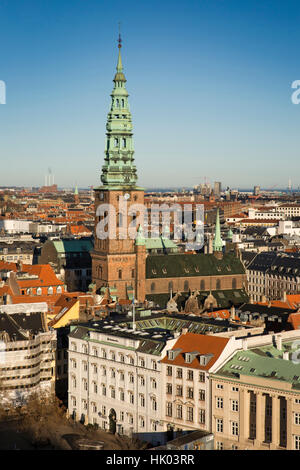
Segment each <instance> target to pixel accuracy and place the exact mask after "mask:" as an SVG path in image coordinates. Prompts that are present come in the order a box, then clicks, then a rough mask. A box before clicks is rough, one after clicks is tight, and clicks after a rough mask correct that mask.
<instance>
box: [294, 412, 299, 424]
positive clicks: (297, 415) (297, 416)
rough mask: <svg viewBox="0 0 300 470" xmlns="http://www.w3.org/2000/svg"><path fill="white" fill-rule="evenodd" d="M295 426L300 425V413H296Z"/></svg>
mask: <svg viewBox="0 0 300 470" xmlns="http://www.w3.org/2000/svg"><path fill="white" fill-rule="evenodd" d="M294 424H300V413H294Z"/></svg>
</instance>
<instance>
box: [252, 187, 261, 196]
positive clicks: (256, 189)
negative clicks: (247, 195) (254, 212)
mask: <svg viewBox="0 0 300 470" xmlns="http://www.w3.org/2000/svg"><path fill="white" fill-rule="evenodd" d="M259 193H260V186H254V188H253V196H258V195H259Z"/></svg>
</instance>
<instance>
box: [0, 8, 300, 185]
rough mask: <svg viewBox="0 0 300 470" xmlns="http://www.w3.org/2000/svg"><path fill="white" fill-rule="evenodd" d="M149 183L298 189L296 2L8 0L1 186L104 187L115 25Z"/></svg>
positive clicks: (0, 63) (299, 16)
mask: <svg viewBox="0 0 300 470" xmlns="http://www.w3.org/2000/svg"><path fill="white" fill-rule="evenodd" d="M119 21H120V22H121V30H122V36H123V48H122V56H123V65H124V71H125V75H126V78H127V89H128V92H129V94H130V106H131V111H132V115H133V124H134V141H135V158H136V165H137V168H138V175H139V184H140V185H143V186H145V187H163V186H164V187H170V186H181V187H188V186H194V185H195V184H198V183H203V182H204V179H205V178H206V179H207V180H208V181H210V182H212V183H213V181H222V183H223V186H227V185H228V186H230V187H232V188H237V187H239V188H243V187H244V188H245V187H247V188H249V187H252V186H253V185H254V184H259V185H261V186H262V187H265V188H271V187H278V188H285V187H287V185H288V179H289V177H291V180H292V185H293V187H294V188H298V186H299V185H300V171H299V170H300V159H299V129H300V104H299V105H294V104H292V101H291V95H292V92H293V90H292V89H291V84H292V82H293V81H294V80H298V79H300V62H299V44H300V28H299V23H300V3H299V2H298V1H291V0H285V1H283V0H251V1H247V0H243V1H240V0H238V1H233V0H185V1H177V0H172V1H170V0H152V1H151V2H146V1H142V0H139V1H137V0H136V1H133V0H127V1H126V2H124V1H119V0H113V1H112V0H0V39H1V54H0V80H3V81H5V83H6V87H7V103H6V104H5V105H0V161H1V172H0V186H3V185H25V186H39V185H42V184H43V183H44V175H45V174H46V172H47V170H48V168H49V167H50V168H51V170H52V173H53V174H54V175H55V182H56V183H57V184H58V185H59V186H60V187H73V186H74V185H75V184H76V183H77V184H78V185H79V186H80V187H88V186H91V185H93V186H97V185H98V184H99V178H100V170H101V166H102V163H103V157H104V153H103V150H104V142H105V124H106V117H107V112H108V109H109V104H110V96H109V95H110V92H111V90H112V86H113V83H112V78H113V75H114V73H115V67H116V61H117V36H118V22H119Z"/></svg>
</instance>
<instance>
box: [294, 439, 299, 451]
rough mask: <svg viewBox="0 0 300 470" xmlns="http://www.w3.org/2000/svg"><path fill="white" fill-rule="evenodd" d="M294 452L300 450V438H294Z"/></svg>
mask: <svg viewBox="0 0 300 470" xmlns="http://www.w3.org/2000/svg"><path fill="white" fill-rule="evenodd" d="M294 446H295V450H300V436H294Z"/></svg>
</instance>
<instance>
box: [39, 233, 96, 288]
mask: <svg viewBox="0 0 300 470" xmlns="http://www.w3.org/2000/svg"><path fill="white" fill-rule="evenodd" d="M92 249H93V243H92V241H91V240H90V239H84V238H79V239H61V240H48V241H47V242H46V243H44V245H43V246H42V249H41V255H40V257H39V262H40V263H44V264H45V263H51V265H52V266H53V269H54V270H55V272H56V273H57V274H58V275H59V276H60V277H61V278H62V279H63V280H64V282H65V284H66V285H67V289H68V290H69V291H70V292H72V291H78V290H79V291H83V292H86V291H87V290H88V286H89V284H90V283H91V281H92V265H91V254H90V253H91V251H92Z"/></svg>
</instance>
